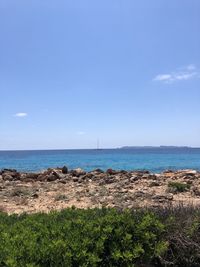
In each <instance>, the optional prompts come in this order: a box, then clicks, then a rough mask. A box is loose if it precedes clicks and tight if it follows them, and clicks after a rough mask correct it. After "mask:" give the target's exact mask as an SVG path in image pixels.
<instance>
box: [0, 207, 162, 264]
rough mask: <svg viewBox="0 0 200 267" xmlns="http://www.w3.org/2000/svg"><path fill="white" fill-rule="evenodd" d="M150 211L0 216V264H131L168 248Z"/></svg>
mask: <svg viewBox="0 0 200 267" xmlns="http://www.w3.org/2000/svg"><path fill="white" fill-rule="evenodd" d="M163 231H164V226H163V224H162V223H160V221H159V220H158V219H157V217H156V216H155V215H154V214H153V213H149V212H146V213H138V212H137V213H133V212H131V211H128V210H127V211H123V212H120V211H116V210H114V209H93V210H76V209H67V210H63V211H61V212H51V213H49V214H33V215H25V214H24V215H21V216H16V215H12V216H8V215H6V214H3V213H1V214H0V266H9V267H14V266H17V267H25V266H27V267H33V266H34V267H36V266H37V267H39V266H46V267H47V266H48V267H49V266H52V267H56V266H66V267H70V266H77V267H78V266H125V267H126V266H134V264H136V266H137V264H138V263H140V262H150V261H151V260H152V259H153V258H154V257H155V256H158V255H161V254H162V253H163V250H165V249H166V242H164V241H163V240H162V239H161V235H162V233H163Z"/></svg>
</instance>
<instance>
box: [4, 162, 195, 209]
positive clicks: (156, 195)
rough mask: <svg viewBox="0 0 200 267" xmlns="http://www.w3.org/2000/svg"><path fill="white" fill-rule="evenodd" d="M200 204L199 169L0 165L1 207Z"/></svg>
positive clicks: (139, 206) (42, 207)
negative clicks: (20, 168)
mask: <svg viewBox="0 0 200 267" xmlns="http://www.w3.org/2000/svg"><path fill="white" fill-rule="evenodd" d="M177 205H183V206H187V205H194V206H200V171H197V170H180V171H172V170H166V171H164V172H162V173H159V174H156V173H150V172H149V171H124V170H122V171H117V170H112V169H108V170H107V171H102V170H100V169H96V170H93V171H91V172H86V171H84V170H82V169H80V168H78V169H74V170H69V169H68V168H67V167H66V166H64V167H62V168H55V169H47V170H45V171H42V172H38V173H29V172H18V171H17V170H11V169H3V170H1V171H0V211H3V212H7V213H9V214H12V213H23V212H26V213H35V212H49V211H51V210H61V209H64V208H67V207H72V206H74V207H76V208H95V207H97V208H100V207H116V208H122V209H125V208H132V209H135V208H141V207H150V208H158V207H167V206H177Z"/></svg>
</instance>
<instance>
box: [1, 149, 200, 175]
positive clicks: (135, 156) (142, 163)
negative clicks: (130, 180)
mask: <svg viewBox="0 0 200 267" xmlns="http://www.w3.org/2000/svg"><path fill="white" fill-rule="evenodd" d="M63 165H67V166H68V167H69V168H70V169H72V168H77V167H80V168H83V169H85V170H87V171H90V170H93V169H96V168H101V169H103V170H106V169H108V168H113V169H118V170H119V169H124V170H138V169H140V170H141V169H142V170H144V169H145V170H149V171H152V172H161V171H163V170H166V169H174V170H175V169H188V168H192V169H199V170H200V148H174V149H172V148H170V149H168V148H148V149H146V148H134V149H103V150H92V149H91V150H41V151H0V169H2V168H14V169H17V170H19V171H39V170H43V169H46V168H49V167H61V166H63Z"/></svg>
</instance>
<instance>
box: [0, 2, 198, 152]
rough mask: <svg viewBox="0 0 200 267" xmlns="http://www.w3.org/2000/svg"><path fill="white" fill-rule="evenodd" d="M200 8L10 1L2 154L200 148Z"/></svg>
mask: <svg viewBox="0 0 200 267" xmlns="http://www.w3.org/2000/svg"><path fill="white" fill-rule="evenodd" d="M199 10H200V1H198V0H191V1H187V0H182V1H180V0H174V1H165V2H163V1H160V0H153V1H146V0H141V1H130V0H125V1H123V2H122V1H119V0H117V1H105V0H102V1H100V2H97V1H92V0H86V1H81V0H77V1H70V0H66V1H64V0H57V1H52V0H48V1H47V0H44V1H40V0H34V1H33V0H31V1H25V0H19V1H14V0H2V1H1V3H0V25H1V27H0V36H1V42H0V57H1V60H0V97H1V105H0V150H33V149H34V150H38V149H39V150H40V149H42V150H43V149H93V148H96V147H97V139H98V138H99V139H100V147H101V148H106V147H107V148H118V147H122V146H127V144H134V146H148V145H150V146H160V144H161V145H165V146H173V145H174V146H191V147H200V138H199V136H200V116H199V115H200V105H199V100H200V53H199V47H200V35H199V25H200V16H199Z"/></svg>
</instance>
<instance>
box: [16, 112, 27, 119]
mask: <svg viewBox="0 0 200 267" xmlns="http://www.w3.org/2000/svg"><path fill="white" fill-rule="evenodd" d="M14 116H15V117H19V118H23V117H27V116H28V114H27V113H26V112H19V113H16V114H15V115H14Z"/></svg>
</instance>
